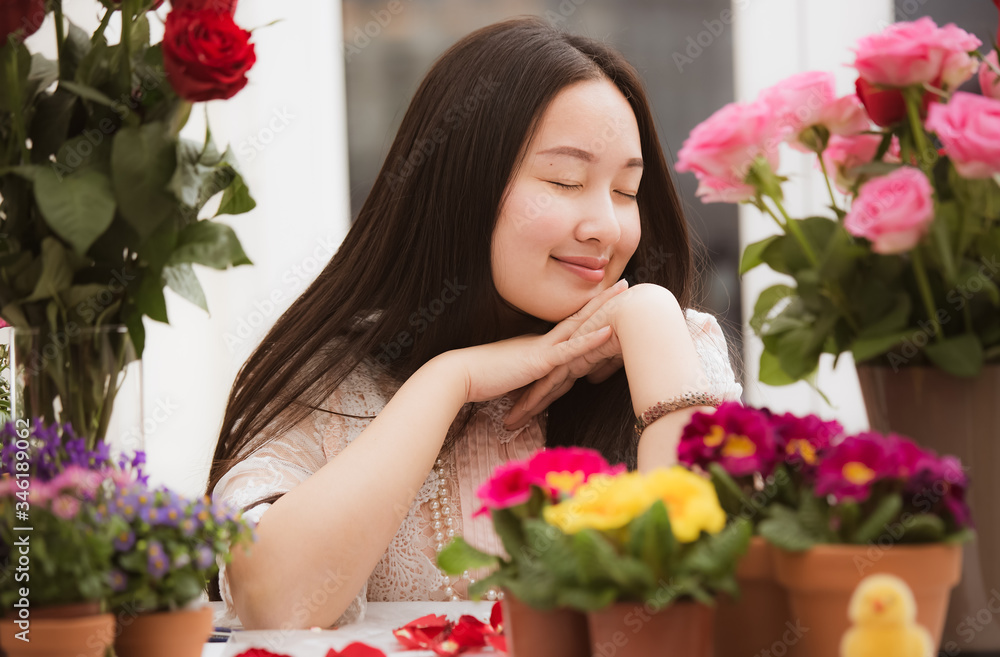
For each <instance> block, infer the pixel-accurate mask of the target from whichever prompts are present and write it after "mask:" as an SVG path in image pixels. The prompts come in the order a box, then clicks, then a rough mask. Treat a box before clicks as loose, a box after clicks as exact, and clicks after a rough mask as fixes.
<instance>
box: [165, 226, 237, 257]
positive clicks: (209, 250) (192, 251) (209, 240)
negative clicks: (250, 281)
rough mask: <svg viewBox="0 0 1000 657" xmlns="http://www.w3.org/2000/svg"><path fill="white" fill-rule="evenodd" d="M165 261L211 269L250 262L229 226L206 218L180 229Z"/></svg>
mask: <svg viewBox="0 0 1000 657" xmlns="http://www.w3.org/2000/svg"><path fill="white" fill-rule="evenodd" d="M167 263H168V264H171V265H177V264H182V263H195V264H199V265H205V266H206V267H212V268H214V269H226V268H228V267H237V266H239V265H250V264H253V263H251V262H250V259H249V258H247V255H246V253H244V252H243V247H242V246H241V245H240V241H239V239H238V238H237V237H236V233H235V232H233V229H232V228H230V227H229V226H226V225H225V224H220V223H217V222H214V221H207V220H206V221H197V222H195V223H193V224H191V225H189V226H187V227H185V228H184V229H183V230H182V231H181V232H180V234H179V235H178V237H177V248H176V249H175V250H174V252H173V253H171V254H170V258H169V259H168V261H167Z"/></svg>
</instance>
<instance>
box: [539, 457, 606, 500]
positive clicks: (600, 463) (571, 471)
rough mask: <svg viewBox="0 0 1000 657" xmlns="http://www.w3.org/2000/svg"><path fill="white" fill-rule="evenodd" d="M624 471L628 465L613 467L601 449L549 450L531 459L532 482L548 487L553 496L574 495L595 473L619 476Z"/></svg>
mask: <svg viewBox="0 0 1000 657" xmlns="http://www.w3.org/2000/svg"><path fill="white" fill-rule="evenodd" d="M624 471H625V466H624V465H621V464H620V465H617V466H611V465H610V464H608V462H607V461H606V460H605V459H604V457H603V456H601V453H600V452H598V451H597V450H594V449H586V448H582V447H553V448H551V449H545V450H542V451H540V452H538V453H537V454H535V455H534V456H533V457H531V459H530V460H529V461H528V475H529V477H530V478H531V480H532V482H534V483H535V485H537V486H539V487H541V488H547V489H548V490H549V492H550V493H551V494H552V495H553V497H558V496H559V495H560V494H567V495H572V494H573V493H574V492H575V491H576V489H577V488H579V487H580V486H582V485H583V484H585V483H587V480H589V479H590V478H591V477H592V476H594V475H595V474H607V475H616V474H619V473H622V472H624Z"/></svg>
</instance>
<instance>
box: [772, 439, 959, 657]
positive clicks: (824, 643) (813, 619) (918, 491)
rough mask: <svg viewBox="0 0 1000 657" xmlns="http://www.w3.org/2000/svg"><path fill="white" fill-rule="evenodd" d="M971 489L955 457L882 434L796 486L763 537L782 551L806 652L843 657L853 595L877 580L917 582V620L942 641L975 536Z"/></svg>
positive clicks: (819, 466) (782, 577)
mask: <svg viewBox="0 0 1000 657" xmlns="http://www.w3.org/2000/svg"><path fill="white" fill-rule="evenodd" d="M967 487H968V480H967V477H966V474H965V472H964V471H963V470H962V466H961V464H960V463H959V461H958V460H957V459H955V458H954V457H951V456H946V457H939V456H938V455H937V454H935V453H934V452H932V451H930V450H925V449H921V448H920V447H918V446H917V445H916V444H914V443H913V442H911V441H910V440H907V439H906V438H903V437H901V436H898V435H895V434H890V435H889V436H883V435H881V434H878V433H875V432H863V433H860V434H857V435H852V436H848V437H846V438H844V439H843V440H841V441H838V442H835V443H833V444H832V445H830V446H829V447H827V448H826V449H824V450H823V451H822V452H820V453H819V455H818V456H817V459H816V461H815V463H814V464H812V467H810V468H809V469H807V470H803V476H802V477H801V478H800V479H799V480H798V481H797V485H794V486H792V485H789V486H786V487H784V489H783V490H782V491H781V493H780V497H781V501H780V502H779V503H775V504H772V505H771V506H770V507H769V508H768V510H767V514H768V518H767V519H765V520H764V521H762V522H761V523H760V533H761V535H762V536H764V537H765V538H766V539H767V540H768V541H769V542H771V543H772V544H773V545H774V546H775V548H777V549H776V550H775V552H774V559H775V570H776V575H777V578H778V580H779V581H780V582H781V584H782V585H783V586H784V587H785V588H786V589H787V590H788V591H789V595H790V599H791V606H792V611H793V612H794V614H795V616H796V617H797V618H799V619H801V621H802V623H803V625H805V626H806V627H808V628H809V631H808V632H806V633H805V634H804V636H803V637H802V648H803V650H804V651H805V653H806V654H809V655H815V656H817V657H822V656H825V655H829V656H830V657H834V656H836V655H837V646H838V645H839V643H838V642H839V640H840V637H841V636H842V635H843V634H844V632H845V631H846V630H847V628H848V625H849V621H848V617H847V615H846V613H845V610H846V609H847V607H848V602H849V600H850V597H851V593H852V592H853V590H854V588H855V587H856V586H857V585H858V584H859V583H860V581H861V580H862V579H863V578H864V577H866V576H868V575H871V574H873V573H887V574H891V575H896V576H898V577H900V578H901V579H903V580H904V581H905V582H906V583H907V584H908V585H909V587H910V588H911V589H912V590H913V593H914V595H915V596H916V601H917V610H918V611H917V621H918V622H919V623H920V624H921V625H923V626H924V627H925V628H926V629H927V630H928V631H929V632H930V635H931V636H932V638H933V640H934V642H935V645H939V644H940V642H941V635H942V630H943V628H944V622H945V615H946V613H947V610H948V597H949V594H950V592H951V589H952V588H953V587H954V586H955V585H956V584H957V583H958V581H959V578H960V576H961V571H962V546H961V543H962V542H963V541H965V540H968V539H969V538H971V536H972V530H971V526H972V522H971V518H970V514H969V509H968V506H967V505H966V502H965V492H966V489H967Z"/></svg>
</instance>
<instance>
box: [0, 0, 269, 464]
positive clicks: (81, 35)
mask: <svg viewBox="0 0 1000 657" xmlns="http://www.w3.org/2000/svg"><path fill="white" fill-rule="evenodd" d="M161 2H162V0H120V1H112V0H102V2H101V5H103V16H102V19H101V23H100V25H99V27H98V28H97V29H96V31H95V32H94V33H93V34H92V35H91V34H87V33H85V32H84V31H83V30H82V29H80V28H79V27H77V26H76V25H74V24H73V23H72V22H71V21H69V20H68V18H67V17H65V16H64V15H63V13H62V3H61V2H42V1H41V0H14V1H13V2H8V3H5V5H4V8H3V11H2V12H0V70H2V71H3V73H2V74H0V198H2V203H0V225H2V230H0V233H2V235H0V279H2V280H3V281H4V282H3V284H2V285H0V313H2V315H3V318H4V319H5V320H6V321H7V322H8V323H10V324H11V325H12V326H14V327H15V329H18V330H22V329H43V333H44V335H43V336H42V337H41V338H35V339H34V340H32V341H30V342H26V343H24V346H23V348H24V349H25V350H26V352H25V353H24V354H22V355H20V356H19V359H20V360H21V361H22V362H23V363H25V364H28V365H30V367H31V368H32V374H33V375H34V376H35V377H37V380H36V379H32V378H29V379H25V383H24V385H25V387H26V388H34V389H35V391H34V393H33V396H34V398H37V399H41V400H43V402H42V403H44V401H46V400H47V401H51V400H54V399H55V398H56V397H67V396H71V397H72V398H73V400H72V403H71V404H70V403H68V402H67V400H66V399H63V400H62V401H63V403H62V404H61V408H62V409H63V412H64V414H65V415H67V416H69V415H70V414H71V413H72V414H73V415H72V418H71V421H72V422H73V424H74V427H75V428H76V430H77V432H78V433H79V434H81V435H84V436H86V437H87V438H88V444H89V446H91V447H92V446H93V444H94V442H95V441H96V440H98V439H101V438H103V436H104V431H105V430H106V424H107V418H106V416H107V415H108V414H109V411H110V409H111V408H112V405H113V401H114V395H115V391H116V389H117V385H116V381H117V379H118V377H119V376H120V374H121V372H123V371H124V368H125V367H127V366H128V364H129V362H130V361H132V360H134V359H136V358H141V356H142V353H143V350H144V345H145V331H144V329H143V320H142V318H143V317H144V316H148V317H150V318H151V319H154V320H157V321H160V322H165V323H166V322H167V321H168V318H167V312H166V302H165V299H164V288H165V287H170V288H171V289H172V290H174V291H175V292H176V293H178V294H179V295H180V296H182V297H184V298H185V299H187V300H189V301H190V302H192V303H194V304H196V305H198V306H200V307H201V308H203V309H205V310H206V312H207V311H208V306H207V302H206V299H205V294H204V291H203V290H202V288H201V285H200V283H199V281H198V278H197V276H196V273H195V270H194V268H193V265H196V264H197V265H202V266H206V267H212V268H215V269H227V268H229V267H235V266H238V265H246V264H251V263H250V260H249V259H248V258H247V256H246V254H245V253H244V252H243V249H242V247H241V245H240V242H239V240H238V238H237V236H236V234H235V233H234V232H233V230H232V228H230V227H229V226H227V225H226V224H224V223H221V222H219V221H218V220H217V219H218V218H219V217H220V216H223V215H227V214H229V215H237V214H240V213H243V212H247V211H249V210H251V209H252V208H253V207H254V205H255V203H254V201H253V199H252V198H251V197H250V194H249V191H248V189H247V186H246V184H245V183H244V181H243V178H242V177H241V175H240V173H239V171H238V169H237V166H236V162H235V159H234V157H233V154H232V152H231V151H230V150H229V149H227V150H225V151H224V152H221V153H220V152H219V150H218V149H217V148H216V147H215V145H214V144H213V143H212V139H211V135H210V133H208V132H206V135H205V139H204V140H203V141H200V142H192V141H189V140H186V139H181V138H179V136H178V133H179V131H180V129H181V128H182V127H183V125H184V124H185V122H186V120H187V117H188V116H189V114H190V112H191V108H192V107H191V105H192V103H194V102H201V101H207V100H212V99H225V98H229V97H231V96H233V95H234V94H235V93H236V92H238V91H239V90H240V89H242V88H243V87H244V86H245V85H246V84H247V78H246V73H247V71H248V70H249V69H250V68H251V67H252V66H253V64H254V62H255V54H254V47H253V44H252V43H250V41H249V38H250V33H249V32H247V31H245V30H243V29H241V28H239V26H237V25H236V23H235V22H234V21H233V17H232V15H233V11H234V10H235V5H236V2H235V0H226V1H219V0H179V1H177V2H174V3H173V8H172V9H171V10H170V12H169V14H167V16H166V20H165V33H164V37H163V41H162V42H161V43H151V42H150V29H149V24H150V18H149V13H150V12H155V11H156V10H157V8H158V7H159V6H160V4H161ZM99 6H100V5H97V4H96V3H95V7H99ZM48 13H51V14H52V15H53V17H54V23H55V32H56V48H57V53H58V59H57V60H55V61H54V60H50V59H47V58H46V57H45V56H43V55H42V54H40V53H37V52H36V53H32V52H30V51H29V50H28V48H27V46H26V44H25V41H24V40H25V39H26V38H27V37H29V36H30V35H31V34H33V33H34V32H35V31H37V30H38V29H39V27H40V26H41V24H42V22H43V20H44V19H45V17H46V15H47V14H48ZM115 16H117V18H118V19H119V22H120V25H121V34H120V38H119V39H118V42H117V43H109V40H108V36H107V35H106V32H107V28H108V25H109V24H110V23H111V22H112V21H111V19H112V17H115ZM220 194H221V198H219V202H218V207H217V209H216V210H215V211H214V214H212V216H206V215H208V214H209V213H210V212H212V209H211V208H210V207H208V204H209V202H210V201H211V200H213V199H215V198H218V195H220ZM121 325H124V326H125V327H127V333H125V332H123V333H124V334H125V335H127V337H128V338H129V339H128V340H124V339H117V340H115V341H114V344H113V345H112V346H111V349H113V354H112V355H111V356H110V357H109V358H108V363H107V364H104V363H102V362H101V360H100V359H99V358H95V357H94V356H93V355H92V350H93V348H94V345H93V344H90V342H91V341H92V340H89V339H88V338H89V336H90V335H91V333H90V332H92V331H94V330H96V329H99V328H107V327H115V326H121ZM16 335H17V334H15V337H16ZM29 335H30V334H29ZM25 339H27V338H25ZM18 344H20V343H18ZM59 358H65V359H66V360H67V361H69V362H73V363H75V365H74V367H73V368H62V367H52V366H51V362H52V361H53V360H54V359H55V360H58V359H59ZM77 370H81V371H77ZM81 377H82V378H81ZM91 380H97V381H103V382H105V383H106V385H104V386H100V385H97V386H95V385H91V384H90V382H91ZM109 381H110V383H108V382H109ZM18 392H20V391H18ZM28 397H29V395H28V394H25V398H26V399H27V398H28ZM26 412H27V413H28V414H31V415H33V414H35V412H36V410H29V411H26ZM44 415H45V419H46V421H47V422H53V421H57V420H59V421H66V419H67V418H64V417H56V416H55V415H54V414H53V411H52V410H51V409H50V408H49V409H46V410H45V413H44Z"/></svg>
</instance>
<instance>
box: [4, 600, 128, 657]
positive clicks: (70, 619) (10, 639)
mask: <svg viewBox="0 0 1000 657" xmlns="http://www.w3.org/2000/svg"><path fill="white" fill-rule="evenodd" d="M85 606H86V605H64V606H61V607H57V608H53V610H52V612H51V613H54V614H55V616H54V617H52V618H46V617H45V615H46V611H45V609H44V608H39V609H38V610H32V612H31V616H30V617H29V619H28V622H29V626H28V634H27V637H28V638H29V639H30V641H22V640H20V639H18V638H17V636H16V635H17V634H18V633H20V632H22V631H23V630H24V628H22V627H20V626H19V625H18V621H16V620H15V619H13V618H3V619H0V648H2V649H3V650H4V651H5V652H6V654H7V657H65V656H66V655H73V657H104V653H105V652H106V651H107V649H108V646H110V645H111V643H112V641H113V640H114V631H115V617H114V616H112V615H111V614H89V615H84V616H69V615H67V614H72V613H74V610H73V609H72V607H77V610H76V611H80V610H81V607H85Z"/></svg>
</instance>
